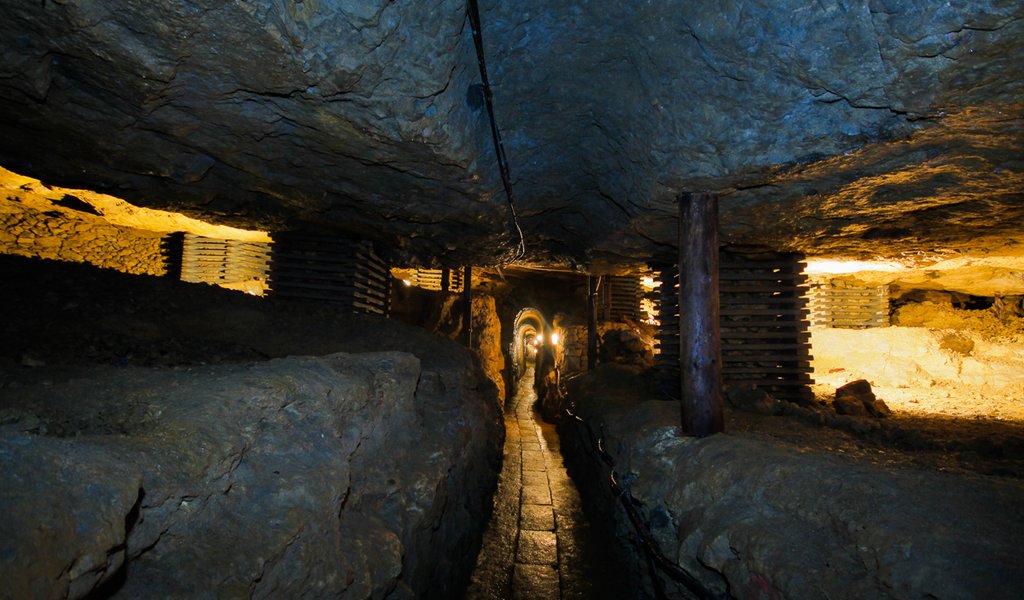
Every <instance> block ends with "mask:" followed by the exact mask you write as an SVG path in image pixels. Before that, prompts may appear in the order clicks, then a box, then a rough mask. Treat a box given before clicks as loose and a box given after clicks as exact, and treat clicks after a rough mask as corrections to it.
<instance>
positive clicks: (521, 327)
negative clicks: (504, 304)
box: [508, 307, 548, 381]
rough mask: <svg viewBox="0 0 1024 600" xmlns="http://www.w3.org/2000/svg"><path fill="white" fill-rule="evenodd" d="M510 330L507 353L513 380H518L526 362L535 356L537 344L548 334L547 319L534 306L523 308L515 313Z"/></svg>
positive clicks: (524, 369) (530, 361)
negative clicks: (509, 343)
mask: <svg viewBox="0 0 1024 600" xmlns="http://www.w3.org/2000/svg"><path fill="white" fill-rule="evenodd" d="M512 332H513V334H512V345H511V346H510V347H509V352H508V353H509V357H510V358H511V360H512V378H513V381H519V379H520V378H521V377H522V376H523V373H524V372H525V371H526V366H527V364H528V363H532V361H533V359H534V357H535V356H536V352H537V346H538V345H539V344H541V343H543V342H544V339H545V338H546V337H547V335H548V325H547V320H546V319H545V318H544V315H542V314H541V312H540V311H539V310H537V309H536V308H532V307H527V308H524V309H522V310H520V311H519V314H517V315H516V318H515V321H514V323H513V325H512Z"/></svg>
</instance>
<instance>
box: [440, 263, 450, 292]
mask: <svg viewBox="0 0 1024 600" xmlns="http://www.w3.org/2000/svg"><path fill="white" fill-rule="evenodd" d="M451 288H452V270H451V269H449V268H448V267H441V291H442V292H448V291H449V290H451Z"/></svg>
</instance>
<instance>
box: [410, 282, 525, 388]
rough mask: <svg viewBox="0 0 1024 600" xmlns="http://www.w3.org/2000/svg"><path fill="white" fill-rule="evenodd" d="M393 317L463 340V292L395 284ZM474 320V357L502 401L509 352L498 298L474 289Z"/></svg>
mask: <svg viewBox="0 0 1024 600" xmlns="http://www.w3.org/2000/svg"><path fill="white" fill-rule="evenodd" d="M392 292H393V293H392V300H391V303H392V310H391V318H393V319H397V320H399V321H402V322H403V323H408V324H410V325H416V326H418V327H425V328H426V329H427V330H428V331H430V332H432V333H434V334H435V335H440V336H443V337H446V338H449V339H452V340H456V341H459V342H461V341H462V340H463V335H464V333H463V331H464V330H463V327H465V324H464V323H463V321H464V319H463V303H462V295H461V294H452V293H449V294H443V293H441V292H433V291H429V290H424V289H420V288H407V287H405V286H402V285H399V284H395V285H394V286H393V287H392ZM470 319H471V320H472V323H473V356H475V357H476V359H477V361H478V363H479V365H480V368H481V369H482V370H483V372H484V373H485V374H486V375H487V378H488V379H490V380H491V381H493V382H494V385H495V386H496V387H497V388H498V400H499V401H500V402H504V401H505V396H506V385H505V352H504V350H503V348H502V345H501V320H500V319H499V318H498V312H497V308H496V305H495V302H494V297H493V296H489V295H487V294H481V293H476V292H474V294H473V308H472V314H471V316H470Z"/></svg>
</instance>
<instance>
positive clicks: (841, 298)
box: [810, 283, 889, 329]
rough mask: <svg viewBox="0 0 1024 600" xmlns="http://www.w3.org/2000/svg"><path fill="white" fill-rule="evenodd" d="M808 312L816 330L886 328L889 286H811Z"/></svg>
mask: <svg viewBox="0 0 1024 600" xmlns="http://www.w3.org/2000/svg"><path fill="white" fill-rule="evenodd" d="M810 309H811V323H812V324H813V325H815V326H817V327H837V328H845V329H867V328H869V327H888V326H889V286H887V285H883V286H879V287H835V286H833V285H832V284H830V283H822V284H819V285H816V286H813V287H812V290H811V301H810Z"/></svg>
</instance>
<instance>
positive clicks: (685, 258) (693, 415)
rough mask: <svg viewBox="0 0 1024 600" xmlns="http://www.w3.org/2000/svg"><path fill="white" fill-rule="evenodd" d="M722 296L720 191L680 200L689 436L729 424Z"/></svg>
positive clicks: (682, 350) (682, 358)
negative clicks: (724, 387) (726, 421)
mask: <svg viewBox="0 0 1024 600" xmlns="http://www.w3.org/2000/svg"><path fill="white" fill-rule="evenodd" d="M718 319H719V297H718V195H717V194H713V193H706V192H698V193H690V194H683V195H682V196H680V198H679V370H680V376H681V379H682V394H681V399H682V414H683V423H682V425H683V434H684V435H695V436H705V435H710V434H712V433H718V432H720V431H722V429H723V428H724V417H723V412H722V411H723V407H722V340H721V332H720V330H719V321H718Z"/></svg>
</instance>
